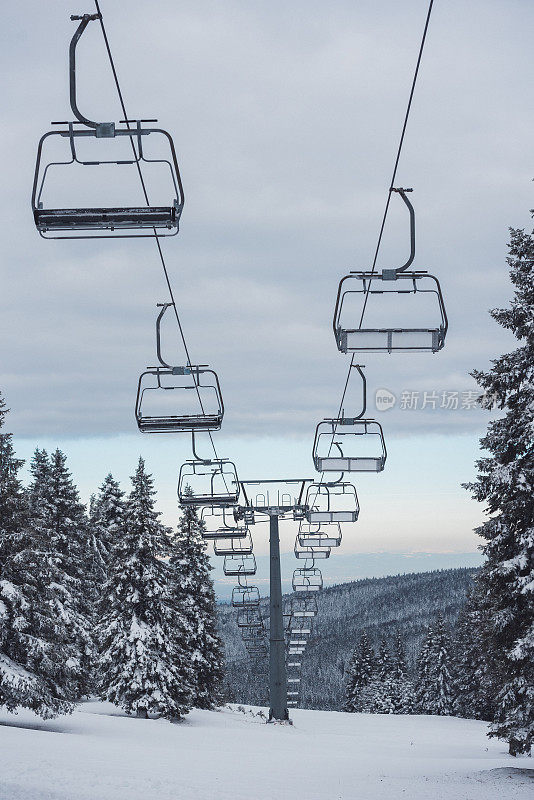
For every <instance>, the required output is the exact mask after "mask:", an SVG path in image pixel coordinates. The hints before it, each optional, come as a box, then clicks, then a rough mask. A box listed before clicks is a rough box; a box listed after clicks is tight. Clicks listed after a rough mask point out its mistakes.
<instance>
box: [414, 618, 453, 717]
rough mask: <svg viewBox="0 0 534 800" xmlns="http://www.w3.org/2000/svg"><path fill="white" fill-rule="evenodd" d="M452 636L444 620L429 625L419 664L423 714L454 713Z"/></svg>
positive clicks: (419, 699) (419, 701) (418, 685)
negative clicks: (451, 660) (451, 659)
mask: <svg viewBox="0 0 534 800" xmlns="http://www.w3.org/2000/svg"><path fill="white" fill-rule="evenodd" d="M450 647H451V635H450V631H449V629H448V627H447V626H446V624H445V622H444V621H443V617H442V616H441V615H438V618H437V620H436V622H435V623H434V625H431V626H429V628H428V630H427V634H426V637H425V640H424V642H423V645H422V648H421V652H420V654H419V658H418V662H417V683H416V703H417V709H418V711H419V713H421V714H438V715H440V716H448V715H450V714H452V711H453V704H454V690H453V682H452V678H451V674H450V655H449V650H450Z"/></svg>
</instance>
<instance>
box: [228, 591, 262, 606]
mask: <svg viewBox="0 0 534 800" xmlns="http://www.w3.org/2000/svg"><path fill="white" fill-rule="evenodd" d="M259 604H260V590H259V589H258V587H257V586H234V588H233V589H232V606H233V607H234V608H243V607H245V606H246V607H255V606H258V605H259Z"/></svg>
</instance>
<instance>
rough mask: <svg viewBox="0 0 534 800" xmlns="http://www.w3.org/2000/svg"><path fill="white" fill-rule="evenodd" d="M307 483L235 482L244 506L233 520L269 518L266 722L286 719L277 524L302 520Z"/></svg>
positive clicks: (297, 480)
mask: <svg viewBox="0 0 534 800" xmlns="http://www.w3.org/2000/svg"><path fill="white" fill-rule="evenodd" d="M310 482H311V479H309V478H286V479H278V480H275V479H272V480H271V479H269V480H255V481H240V482H239V483H240V486H241V491H242V497H243V499H244V501H245V504H244V505H240V506H239V507H238V509H237V516H239V517H241V518H242V517H244V516H245V512H247V513H249V514H250V513H252V514H264V515H266V516H268V517H269V559H270V560H269V568H270V569H269V573H270V579H269V584H270V598H269V617H270V633H269V720H288V719H289V712H288V709H287V673H286V660H285V637H284V617H283V608H282V573H281V569H280V531H279V521H280V519H284V518H288V517H291V518H292V519H295V520H301V519H304V517H305V514H306V511H307V507H306V505H305V503H304V502H303V496H304V489H305V487H306V484H307V483H310ZM254 487H255V488H254ZM295 493H296V496H295Z"/></svg>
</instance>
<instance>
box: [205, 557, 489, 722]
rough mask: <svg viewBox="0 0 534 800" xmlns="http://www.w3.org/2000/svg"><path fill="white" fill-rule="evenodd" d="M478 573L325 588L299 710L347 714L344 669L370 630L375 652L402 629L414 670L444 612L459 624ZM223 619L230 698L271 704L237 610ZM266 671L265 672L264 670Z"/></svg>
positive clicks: (226, 609) (226, 611) (222, 610)
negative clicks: (428, 632) (427, 636)
mask: <svg viewBox="0 0 534 800" xmlns="http://www.w3.org/2000/svg"><path fill="white" fill-rule="evenodd" d="M475 574H476V570H475V569H472V568H466V569H448V570H439V571H435V572H421V573H414V574H408V575H396V576H393V577H387V578H366V579H364V580H359V581H352V582H351V583H343V584H340V585H338V586H331V587H329V588H327V589H324V590H323V591H322V592H321V593H320V594H319V595H318V597H317V603H318V606H319V614H318V616H317V617H316V619H315V628H314V631H315V632H314V636H313V639H312V640H311V641H310V643H309V645H308V648H307V650H306V655H305V658H304V662H303V664H304V666H303V673H302V679H303V680H302V696H301V703H300V705H301V706H303V707H304V708H306V707H308V708H320V709H339V708H341V704H342V702H343V676H344V671H345V666H346V664H347V663H348V660H349V658H350V655H351V653H352V650H353V649H354V646H355V645H356V642H357V641H358V638H359V635H360V632H361V631H362V629H363V628H365V629H366V630H367V631H368V633H369V635H370V637H371V639H372V641H373V642H374V643H375V644H376V645H378V643H379V641H380V639H381V638H382V637H383V636H385V637H386V638H388V639H390V638H392V637H393V636H394V634H395V632H396V631H397V630H400V631H401V633H402V635H403V637H404V640H405V643H406V649H407V653H408V659H409V663H410V666H411V667H413V664H414V662H415V658H416V656H417V652H418V649H419V646H420V643H421V639H422V636H423V633H424V631H425V628H426V626H427V625H429V624H430V623H431V622H433V621H434V619H435V617H436V615H437V614H438V613H439V612H441V614H442V615H443V616H444V618H445V620H446V621H447V622H449V623H454V622H455V621H456V618H457V616H458V613H459V611H460V609H461V607H462V605H463V603H464V601H465V596H466V593H467V591H468V589H469V588H470V586H471V584H472V580H473V576H474V575H475ZM289 598H290V595H288V596H286V599H289ZM262 605H263V608H262V612H263V615H264V616H265V617H268V606H267V601H262ZM219 615H220V631H221V635H222V637H223V640H224V643H225V648H226V659H227V683H228V689H227V697H228V699H229V700H232V701H234V702H241V703H251V704H258V705H266V704H267V702H268V698H267V675H266V672H265V671H263V672H262V667H261V666H260V667H256V668H254V669H251V665H250V661H249V659H248V657H247V654H246V652H245V649H244V647H243V645H242V643H241V637H240V634H239V630H238V628H237V625H236V622H235V618H236V614H235V609H233V608H232V607H231V606H229V605H228V604H224V605H221V606H219ZM266 667H267V664H265V665H263V670H265V669H266Z"/></svg>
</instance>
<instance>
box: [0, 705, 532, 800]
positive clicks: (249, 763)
mask: <svg viewBox="0 0 534 800" xmlns="http://www.w3.org/2000/svg"><path fill="white" fill-rule="evenodd" d="M292 718H293V719H294V725H293V726H287V725H266V724H265V723H264V722H262V721H261V720H259V719H258V718H254V717H252V716H251V715H248V714H247V715H244V714H242V713H240V712H237V711H236V710H229V709H224V710H221V711H218V712H210V711H193V712H191V714H189V716H188V717H187V719H186V720H185V722H182V723H180V724H177V725H171V724H170V723H169V722H167V721H165V720H142V719H137V718H133V717H128V716H126V715H124V714H123V713H122V712H121V711H120V710H118V709H117V708H115V707H114V706H112V705H111V704H109V703H99V702H92V701H91V702H86V703H83V704H82V705H80V706H78V708H77V710H76V711H75V712H74V714H73V715H72V716H71V717H61V718H59V719H55V720H50V721H43V720H41V719H39V718H37V717H36V716H35V715H34V714H32V713H31V712H28V711H21V712H20V713H19V714H17V715H13V714H9V713H7V712H5V711H3V712H0V800H251V798H252V799H253V800H267V798H277V800H286V798H287V800H301V798H302V800H398V798H401V797H406V798H409V799H410V800H493V798H495V800H497V798H498V799H499V800H508V798H510V800H512V799H513V800H523V799H524V800H527V798H528V799H529V800H532V797H533V790H534V777H533V776H534V769H533V768H532V767H533V766H534V765H533V764H532V760H531V759H528V758H520V759H514V758H512V757H510V756H508V755H507V753H506V746H505V744H503V743H502V742H498V741H495V740H489V739H487V737H486V724H485V723H483V722H478V721H475V720H463V719H456V718H452V717H428V716H392V715H391V716H389V715H371V714H345V713H336V712H330V711H301V710H294V711H293V712H292Z"/></svg>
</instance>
